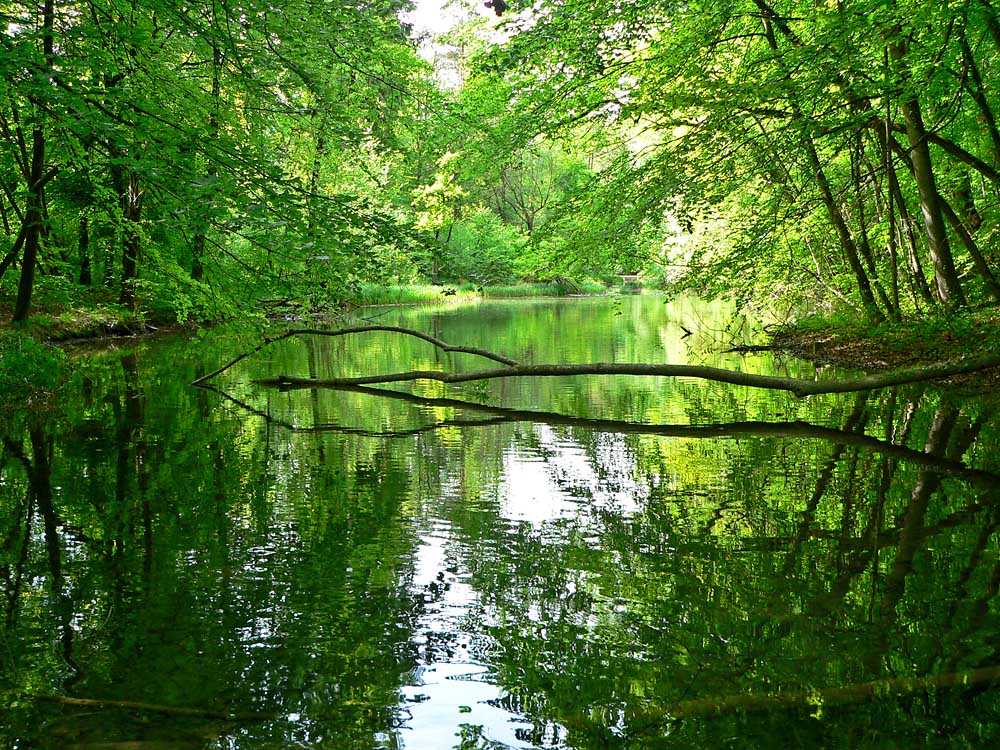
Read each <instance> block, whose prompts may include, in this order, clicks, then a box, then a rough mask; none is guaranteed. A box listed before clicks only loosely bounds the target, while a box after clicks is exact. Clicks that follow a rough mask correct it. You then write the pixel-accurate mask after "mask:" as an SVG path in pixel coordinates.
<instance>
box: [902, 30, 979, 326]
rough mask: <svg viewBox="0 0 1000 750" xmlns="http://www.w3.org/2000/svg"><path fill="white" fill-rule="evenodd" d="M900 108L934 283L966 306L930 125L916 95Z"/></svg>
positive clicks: (951, 303)
mask: <svg viewBox="0 0 1000 750" xmlns="http://www.w3.org/2000/svg"><path fill="white" fill-rule="evenodd" d="M892 33H893V35H895V37H896V38H895V40H894V41H890V42H889V55H890V56H891V58H892V61H893V64H894V65H895V66H896V69H897V71H898V72H899V73H900V74H901V75H902V77H903V78H904V80H905V79H907V78H908V77H909V70H908V67H907V62H906V55H907V52H908V49H907V43H906V41H905V40H903V39H902V38H901V34H902V30H901V29H899V28H896V29H894V30H893V32H892ZM900 109H901V110H902V112H903V122H904V123H905V125H906V137H907V139H908V140H909V142H910V151H911V153H912V162H913V177H914V179H915V180H916V183H917V192H918V193H919V195H920V209H921V213H922V214H923V218H924V228H925V229H926V231H927V242H928V248H929V250H930V255H931V262H932V263H933V265H934V283H935V285H936V286H937V291H938V296H939V297H940V299H941V302H942V304H944V306H945V307H947V308H954V307H964V306H965V304H966V301H965V295H964V294H963V292H962V286H961V284H960V283H959V280H958V273H957V272H956V271H955V261H954V258H952V254H951V246H950V245H949V243H948V232H947V230H946V229H945V226H944V219H943V218H942V215H941V205H940V203H939V201H938V190H937V182H936V180H935V178H934V167H933V165H932V163H931V151H930V147H929V146H928V144H927V128H926V127H925V126H924V120H923V115H922V114H921V111H920V102H919V101H918V100H917V98H916V97H914V98H911V99H908V100H907V101H904V102H903V103H902V104H901V105H900Z"/></svg>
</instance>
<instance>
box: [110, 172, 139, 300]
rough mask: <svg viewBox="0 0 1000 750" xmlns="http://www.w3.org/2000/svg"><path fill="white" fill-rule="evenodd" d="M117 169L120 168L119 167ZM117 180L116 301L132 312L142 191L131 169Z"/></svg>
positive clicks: (134, 296) (136, 274) (137, 263)
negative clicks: (119, 233)
mask: <svg viewBox="0 0 1000 750" xmlns="http://www.w3.org/2000/svg"><path fill="white" fill-rule="evenodd" d="M118 169H119V170H121V168H120V167H119V168H118ZM113 171H114V170H113ZM117 182H118V186H117V187H120V188H121V189H122V192H121V193H119V196H120V197H119V201H120V203H121V207H122V219H124V231H123V234H124V237H123V238H122V255H121V269H122V277H121V287H120V291H119V295H118V302H119V303H120V304H122V305H124V306H125V307H127V308H128V309H129V310H131V311H133V312H134V311H135V309H136V295H135V285H136V280H137V276H138V271H139V252H140V250H141V249H142V238H141V236H140V233H139V220H140V219H141V218H142V199H143V191H141V190H140V189H139V176H138V175H137V174H136V173H135V172H133V171H131V170H130V171H129V172H128V173H127V175H124V176H122V175H121V174H119V177H118V180H117Z"/></svg>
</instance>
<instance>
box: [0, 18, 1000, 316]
mask: <svg viewBox="0 0 1000 750" xmlns="http://www.w3.org/2000/svg"><path fill="white" fill-rule="evenodd" d="M410 7H411V6H410V5H409V4H408V3H406V2H401V1H400V0H376V1H375V2H365V3H358V4H351V3H340V2H336V3H324V4H319V3H313V2H310V1H309V0H294V1H293V2H291V3H283V4H281V6H280V7H278V6H274V5H272V4H257V3H255V1H254V0H247V1H246V2H239V3H235V4H233V3H220V2H217V0H212V1H211V2H206V3H201V4H196V5H193V6H192V5H177V4H174V3H170V2H163V0H138V1H137V2H132V3H130V4H127V5H122V4H120V3H118V2H114V1H113V0H112V1H109V0H93V1H92V2H85V3H81V2H59V3H56V2H55V0H43V2H41V3H21V2H15V3H6V4H3V5H2V8H3V16H4V20H5V22H6V31H5V33H4V34H3V36H2V37H0V43H2V47H0V67H2V69H3V83H2V84H0V85H2V96H0V136H2V138H0V188H2V194H0V234H2V236H3V245H2V246H0V295H3V296H5V297H7V298H9V299H10V300H12V303H13V304H12V312H13V318H14V319H15V320H24V319H25V318H26V317H28V315H29V314H30V310H31V304H32V297H33V294H34V293H35V291H36V287H42V288H44V290H45V291H46V292H47V293H48V294H49V295H50V296H51V295H54V296H55V297H57V298H59V297H62V298H69V299H78V298H87V296H88V295H91V296H94V295H97V296H99V295H101V294H103V295H104V296H106V297H108V298H113V299H115V300H116V301H117V302H118V303H119V304H121V305H122V306H124V307H125V308H127V309H129V310H133V311H148V310H157V309H159V310H169V311H171V312H172V313H173V314H176V315H177V316H178V317H181V318H184V317H188V316H195V317H219V316H227V315H232V314H236V313H238V312H240V311H243V310H245V309H246V308H247V304H246V303H247V301H248V300H251V301H260V300H268V299H274V298H283V299H292V300H304V301H309V302H324V303H331V302H333V303H335V302H339V301H345V300H350V299H352V298H353V297H354V296H356V295H357V293H358V290H359V288H360V285H362V284H364V283H369V282H370V283H382V284H387V283H406V282H416V281H423V280H428V281H434V282H449V283H451V282H458V281H469V282H472V283H474V284H490V283H493V284H496V283H509V282H513V281H516V280H535V279H545V278H553V277H559V276H564V275H565V276H573V277H577V278H579V277H593V278H602V277H604V278H607V277H610V276H612V275H614V274H632V273H637V272H642V273H643V274H644V275H645V276H646V277H647V278H649V279H654V280H655V281H656V283H659V284H660V285H662V286H664V287H666V288H668V289H672V290H675V291H680V290H694V291H696V292H698V293H700V294H702V295H706V296H713V295H731V296H736V297H738V298H739V299H741V300H744V301H749V300H771V301H773V300H780V301H782V302H783V303H784V304H785V305H787V306H789V308H790V309H791V308H795V307H796V306H798V307H799V308H800V309H812V308H817V307H826V308H840V309H845V310H848V311H852V312H854V313H856V314H857V315H859V316H863V317H865V318H867V319H869V320H871V321H873V322H879V321H883V320H887V319H898V318H901V317H903V316H905V315H909V314H911V313H914V312H922V311H928V310H936V309H941V310H945V311H950V310H954V309H958V308H963V307H966V306H970V305H971V306H975V305H983V304H996V303H997V302H1000V282H998V279H997V257H998V253H997V236H996V226H997V222H996V214H997V200H996V198H997V190H998V186H1000V128H998V126H997V123H996V116H995V107H996V97H995V95H994V94H993V91H994V89H997V88H998V87H997V85H995V84H994V83H993V79H994V78H996V75H997V73H996V71H997V68H998V63H1000V23H998V20H997V15H996V11H995V9H994V7H993V5H992V4H991V3H990V2H988V1H987V0H966V1H964V2H957V3H949V4H931V5H928V4H927V3H921V2H915V1H914V0H897V1H896V2H893V3H890V4H885V3H882V2H874V1H873V0H840V1H839V2H836V3H823V4H819V5H816V4H814V3H803V2H799V1H798V0H788V1H786V0H781V1H780V2H779V1H778V0H727V2H723V3H701V2H689V3H660V2H651V1H648V0H637V1H631V0H630V1H629V2H622V1H620V0H588V1H587V2H582V0H537V1H536V2H534V3H526V2H520V3H510V4H509V5H507V4H504V8H503V12H502V15H501V16H500V18H499V19H497V18H496V17H494V16H492V14H490V18H489V19H487V17H486V16H483V15H479V16H477V15H474V14H473V15H472V16H470V20H469V21H468V22H467V23H465V24H464V25H462V26H459V27H458V28H456V29H453V30H452V31H451V32H449V33H448V34H446V36H445V38H444V39H443V40H438V41H439V42H445V43H448V44H449V45H450V46H448V47H447V48H446V49H447V50H449V52H448V54H447V55H444V56H443V57H441V56H439V64H438V68H439V71H440V69H441V68H442V66H443V65H445V64H447V65H448V66H449V70H451V73H450V74H449V75H448V76H444V75H435V70H434V66H433V65H432V64H430V63H428V62H426V61H425V60H424V59H422V58H421V56H420V54H419V44H418V43H419V40H417V39H415V38H413V36H412V35H411V34H410V31H411V29H410V27H409V26H408V25H407V24H406V23H405V22H404V21H402V20H401V18H403V16H402V15H401V14H402V13H403V12H404V11H406V10H407V9H409V8H410ZM496 9H497V8H494V10H496ZM444 58H449V59H448V60H445V62H441V60H442V59H444ZM456 77H457V79H456ZM101 290H103V291H101Z"/></svg>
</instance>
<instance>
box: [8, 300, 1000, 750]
mask: <svg viewBox="0 0 1000 750" xmlns="http://www.w3.org/2000/svg"><path fill="white" fill-rule="evenodd" d="M627 304H628V305H631V306H633V308H634V309H633V308H630V309H628V310H626V315H623V316H618V317H623V318H627V317H628V316H634V317H635V319H633V320H631V321H629V325H628V326H627V330H619V331H617V332H616V334H615V335H614V336H612V337H610V340H609V341H607V342H605V344H603V345H604V346H608V347H611V348H612V349H613V351H612V352H611V353H612V354H615V356H618V357H619V359H620V360H623V359H633V358H637V357H634V356H633V355H635V354H636V353H637V352H639V350H640V349H641V347H642V345H643V342H647V343H649V347H650V350H651V351H657V352H662V351H663V349H664V348H665V344H664V343H663V342H664V341H667V342H668V343H670V342H672V339H671V338H670V336H671V335H672V334H670V331H671V330H672V329H671V326H673V325H674V323H673V322H671V321H672V320H674V319H676V318H674V317H671V316H673V315H674V313H670V312H669V311H666V310H665V309H664V306H662V305H658V304H654V305H650V303H649V302H648V301H645V302H644V301H642V300H637V301H633V300H630V301H628V303H627ZM642 305H648V306H649V309H648V310H647V309H646V308H645V307H641V306H642ZM515 310H519V313H518V315H519V316H520V317H519V319H518V320H517V321H516V322H517V324H518V325H514V321H512V320H511V316H510V315H508V313H512V311H515ZM557 310H558V314H557V312H556V311H557ZM639 312H642V313H643V314H642V316H639ZM400 314H401V315H403V314H405V315H411V316H417V315H419V314H420V313H417V312H408V313H400ZM612 315H613V312H612V311H607V310H604V309H603V308H601V307H600V306H599V305H597V304H596V303H594V302H593V301H588V302H587V306H586V308H584V309H579V308H574V307H573V306H572V305H566V304H565V303H563V304H562V306H559V305H556V304H555V303H547V304H534V303H533V304H531V305H527V306H524V307H521V308H517V307H515V306H507V307H505V308H503V309H501V310H499V311H497V310H495V309H491V308H484V309H481V310H478V311H465V312H446V313H437V314H436V316H435V317H437V319H438V329H434V328H433V327H432V326H431V325H430V324H429V323H428V324H427V326H426V329H427V330H435V331H436V332H437V334H438V335H444V336H445V337H446V338H449V339H451V340H456V341H459V340H461V341H463V342H464V343H469V344H470V345H484V344H486V343H488V342H484V341H483V340H482V338H476V337H475V336H474V335H473V334H472V333H471V332H472V331H478V332H479V333H478V334H477V335H479V336H483V335H485V334H484V333H483V330H484V328H485V326H486V325H487V323H488V324H489V325H490V326H491V328H490V330H489V335H490V336H492V337H494V338H497V339H499V345H498V346H497V348H500V349H504V348H507V349H508V350H511V351H513V350H518V356H521V357H522V358H523V351H524V350H526V349H531V351H532V352H533V353H534V356H537V358H538V360H539V361H542V360H545V361H552V360H554V359H555V356H557V355H559V354H561V356H563V357H564V359H565V360H575V361H582V360H585V359H591V358H593V359H600V358H608V354H609V352H608V351H607V350H603V351H602V350H600V348H599V347H600V346H601V345H600V344H598V343H597V342H595V341H593V340H590V339H588V340H586V341H583V342H581V344H580V348H579V349H573V348H572V339H571V337H566V336H562V337H557V336H551V335H549V334H540V335H538V337H537V338H535V339H531V338H530V336H529V335H528V334H525V333H524V331H528V332H529V334H530V332H531V331H532V330H536V329H537V331H542V332H544V331H548V330H549V326H551V325H553V322H554V320H556V318H558V322H559V323H560V325H562V326H564V327H566V328H565V330H571V329H574V327H576V326H582V325H583V323H584V320H585V319H592V320H596V321H598V322H601V321H603V320H604V316H612ZM463 316H464V317H463ZM616 319H617V318H616ZM407 322H408V323H410V324H413V321H407ZM418 323H419V321H418ZM505 326H506V327H505ZM452 328H458V329H459V331H460V332H462V331H464V332H466V333H468V338H463V336H462V334H461V333H456V334H454V335H453V334H452V333H451V330H452ZM526 336H527V338H526ZM636 339H639V340H638V341H637V340H636ZM418 343H419V342H418ZM671 345H672V344H671ZM416 346H417V345H416V344H414V345H413V347H411V346H409V345H407V346H406V347H397V348H395V349H391V350H388V351H387V350H386V349H385V348H384V342H383V343H378V342H358V343H356V344H352V345H350V346H348V345H345V344H342V343H337V344H336V345H329V344H319V343H316V344H312V345H308V344H306V345H301V346H297V347H296V346H289V347H288V348H287V349H286V350H283V351H280V352H275V353H272V354H269V355H268V358H267V359H265V360H263V361H261V362H257V363H254V365H253V367H255V368H259V369H257V370H248V371H246V372H245V373H243V374H242V375H239V376H236V377H234V378H233V379H231V380H230V381H227V382H225V383H224V384H223V385H224V386H225V394H224V395H223V394H220V393H218V392H212V391H206V390H197V389H189V388H187V386H186V384H187V383H189V382H190V381H191V380H192V379H194V377H195V376H196V374H197V373H198V372H204V371H207V370H208V369H211V365H209V364H208V363H209V362H218V361H225V360H226V359H228V358H230V357H231V356H232V354H231V350H232V348H233V345H232V344H231V343H227V342H225V341H221V340H220V342H219V344H218V349H216V350H213V349H211V347H209V346H207V345H206V346H205V347H203V348H202V349H200V350H199V349H196V348H194V347H191V346H187V345H185V343H184V342H178V343H176V344H171V343H163V344H157V345H150V346H143V347H139V348H137V349H135V350H132V351H129V352H128V353H126V354H124V355H122V354H120V353H118V354H111V355H104V356H97V357H93V358H90V359H88V360H87V361H85V362H83V363H81V367H82V368H83V371H84V378H83V379H82V380H81V381H80V382H79V383H78V384H77V386H76V388H77V390H76V391H75V393H74V394H73V396H74V397H73V398H72V399H70V400H68V401H67V404H66V406H65V407H64V409H63V410H62V411H61V412H59V413H53V414H50V415H45V416H41V415H31V414H27V413H16V414H12V415H10V418H8V419H5V420H4V421H3V422H0V425H2V426H0V545H2V546H0V591H2V593H3V603H4V621H3V622H4V624H3V629H2V631H0V701H2V703H3V707H4V708H5V709H6V711H5V712H4V713H2V714H0V736H2V737H4V738H5V740H6V742H7V744H9V745H11V746H18V747H28V746H31V747H51V748H67V747H76V748H98V747H105V748H106V747H135V748H142V749H143V750H146V749H149V748H158V747H180V748H213V749H214V748H241V749H242V748H279V747H280V748H285V747H310V748H320V747H337V748H371V747H383V748H398V747H406V748H411V749H412V748H442V747H462V748H498V747H510V748H556V747H560V748H561V747H575V748H650V747H727V746H736V747H755V746H760V747H773V746H774V745H775V744H776V742H780V744H782V746H788V747H795V746H802V747H818V746H822V747H892V746H907V747H908V746H921V745H924V746H927V745H930V746H935V747H952V746H953V747H968V746H989V745H991V744H995V741H996V739H997V738H996V737H995V734H996V729H995V727H996V726H997V722H996V719H997V716H996V714H997V710H998V704H997V691H995V690H994V689H993V684H994V682H995V680H996V679H997V672H998V670H997V665H998V664H1000V655H998V653H997V648H998V643H1000V640H998V637H997V634H998V632H1000V630H998V628H997V624H998V621H997V614H996V603H995V597H996V593H997V591H998V590H1000V584H998V582H1000V563H998V559H1000V557H998V554H997V552H998V550H997V536H996V531H997V527H998V525H1000V516H998V513H997V507H998V505H997V500H998V499H1000V496H998V495H1000V481H998V472H1000V464H998V452H997V450H996V448H997V445H998V442H1000V441H998V437H1000V426H998V424H997V418H996V417H995V408H994V407H992V406H991V405H990V404H989V403H986V402H980V401H977V400H958V399H954V398H949V397H944V396H942V395H940V394H939V393H936V392H933V391H928V392H922V391H920V390H919V389H915V388H905V389H899V390H894V391H886V392H879V393H875V394H869V395H866V396H857V397H855V396H849V397H833V396H831V397H823V398H819V399H811V400H807V401H802V402H798V401H795V400H794V399H791V398H790V397H786V396H785V395H778V396H771V395H769V394H763V393H761V394H748V393H747V392H746V391H741V390H740V389H733V388H721V389H715V388H710V389H709V388H705V387H704V386H703V385H700V384H691V383H675V384H669V383H657V384H651V383H636V382H634V381H625V382H617V381H616V382H614V383H608V382H605V383H595V382H593V381H592V380H588V381H586V382H583V383H579V384H576V385H574V384H573V383H571V382H553V383H549V384H538V383H532V384H519V383H510V384H505V385H504V384H497V386H496V387H495V388H492V387H491V389H490V390H488V391H476V390H472V389H469V388H463V389H452V390H448V391H445V390H443V389H440V388H437V386H426V385H422V384H418V385H417V387H416V388H415V389H414V390H412V391H408V392H402V391H398V392H397V391H390V392H385V391H379V390H376V389H365V388H355V389H348V390H343V391H323V392H319V391H312V392H298V393H275V392H263V391H261V390H260V389H255V388H254V387H253V385H252V383H251V382H250V381H251V380H252V379H253V378H254V377H257V376H259V375H269V374H273V373H274V371H275V369H278V368H281V369H285V370H286V371H291V372H298V373H303V374H307V373H321V374H322V373H324V371H325V370H328V369H330V368H331V367H333V363H334V362H338V363H340V365H343V364H344V363H345V362H346V363H353V364H350V366H355V367H359V368H360V367H361V366H362V363H363V362H364V361H366V359H367V360H369V361H370V362H371V363H372V366H373V367H374V366H378V365H382V364H384V365H386V366H391V364H392V363H391V362H390V361H389V360H390V359H393V358H400V357H403V358H416V359H419V358H420V357H421V356H425V354H424V353H421V351H420V350H419V349H417V348H415V347H416ZM519 347H520V349H519ZM549 347H551V349H550V348H549ZM426 356H432V355H430V354H426ZM646 356H653V355H651V354H648V352H647V355H646ZM657 356H659V355H657ZM699 356H701V355H699ZM440 364H441V366H444V365H446V364H453V363H445V362H442V363H440ZM747 366H748V367H755V368H760V369H761V370H763V369H766V367H765V364H764V363H763V362H762V361H757V362H754V363H753V364H750V363H748V365H747ZM780 366H784V365H780ZM435 388H437V390H435ZM661 417H662V418H661ZM43 698H44V699H43Z"/></svg>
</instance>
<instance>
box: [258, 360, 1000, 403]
mask: <svg viewBox="0 0 1000 750" xmlns="http://www.w3.org/2000/svg"><path fill="white" fill-rule="evenodd" d="M494 359H496V358H495V357H494ZM992 367H1000V353H997V354H988V355H985V356H981V357H975V358H972V359H964V360H959V361H957V362H942V363H938V364H934V365H922V366H920V367H911V368H906V369H902V370H891V371H887V372H878V373H874V374H872V375H863V376H861V377H856V378H843V379H840V380H804V379H799V378H784V377H778V376H776V375H755V374H753V373H749V372H740V371H737V370H723V369H721V368H718V367H706V366H703V365H666V364H664V365H647V364H633V363H620V364H619V363H604V362H598V363H591V364H573V365H512V366H510V367H504V368H497V369H493V370H476V371H473V372H458V373H447V372H439V371H437V370H411V371H408V372H393V373H388V374H385V375H367V376H362V377H355V378H330V379H325V380H324V379H319V378H300V377H294V376H291V375H279V376H277V377H275V378H263V379H261V380H256V381H254V382H256V383H257V384H258V385H263V386H269V387H272V388H282V389H286V390H287V389H293V388H343V387H344V386H351V385H376V384H379V383H401V382H406V381H412V380H438V381H440V382H442V383H467V382H470V381H474V380H492V379H496V378H513V377H560V376H562V377H565V376H568V375H641V376H655V377H680V378H685V377H686V378H699V379H702V380H711V381H715V382H719V383H730V384H732V385H742V386H747V387H749V388H765V389H768V390H778V391H789V392H791V393H793V394H795V395H796V396H798V397H800V398H802V397H804V396H815V395H820V394H825V393H853V392H857V391H869V390H876V389H878V388H886V387H889V386H893V385H903V384H906V383H917V382H921V381H926V380H934V379H935V378H942V377H948V376H950V375H961V374H965V373H970V372H976V371H978V370H986V369H989V368H992Z"/></svg>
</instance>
